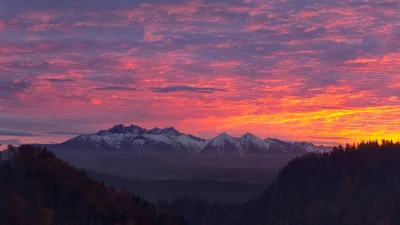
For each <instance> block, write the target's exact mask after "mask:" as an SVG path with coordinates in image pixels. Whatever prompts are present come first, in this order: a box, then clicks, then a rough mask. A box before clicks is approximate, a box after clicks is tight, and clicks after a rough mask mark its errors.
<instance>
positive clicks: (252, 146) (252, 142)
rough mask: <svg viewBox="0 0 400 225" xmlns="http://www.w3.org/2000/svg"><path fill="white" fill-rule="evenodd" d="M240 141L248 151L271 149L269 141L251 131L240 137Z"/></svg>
mask: <svg viewBox="0 0 400 225" xmlns="http://www.w3.org/2000/svg"><path fill="white" fill-rule="evenodd" d="M238 141H239V143H240V144H241V146H242V148H243V149H244V150H245V151H246V153H263V152H266V151H268V149H269V144H268V143H265V142H263V141H262V140H261V139H260V138H258V137H256V136H255V135H253V134H250V133H246V134H244V135H243V136H241V137H240V138H238Z"/></svg>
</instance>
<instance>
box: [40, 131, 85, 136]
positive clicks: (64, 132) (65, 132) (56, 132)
mask: <svg viewBox="0 0 400 225" xmlns="http://www.w3.org/2000/svg"><path fill="white" fill-rule="evenodd" d="M46 134H55V135H81V134H83V133H79V132H73V131H71V132H68V131H51V132H46Z"/></svg>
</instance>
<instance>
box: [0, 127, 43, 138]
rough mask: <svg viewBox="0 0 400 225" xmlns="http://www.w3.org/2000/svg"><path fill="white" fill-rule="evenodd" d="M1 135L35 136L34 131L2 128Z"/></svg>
mask: <svg viewBox="0 0 400 225" xmlns="http://www.w3.org/2000/svg"><path fill="white" fill-rule="evenodd" d="M0 136H21V137H24V136H25V137H29V136H35V135H34V134H32V133H29V132H24V131H14V130H3V129H0Z"/></svg>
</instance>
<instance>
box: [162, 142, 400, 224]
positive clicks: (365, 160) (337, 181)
mask: <svg viewBox="0 0 400 225" xmlns="http://www.w3.org/2000/svg"><path fill="white" fill-rule="evenodd" d="M399 162H400V143H397V144H395V143H393V142H389V141H384V142H383V143H382V144H381V145H379V144H378V142H367V143H364V142H362V143H360V144H359V145H358V146H355V145H354V146H350V145H348V146H347V147H346V148H345V149H343V148H341V147H339V148H335V150H334V151H333V152H331V153H323V154H321V153H310V154H307V155H304V156H302V157H299V158H296V159H294V160H293V161H291V162H290V163H289V164H288V165H287V166H286V167H284V168H283V169H282V171H281V172H280V174H279V176H278V178H277V179H276V180H275V181H274V182H273V183H272V184H271V185H270V186H269V187H268V188H267V189H266V190H265V191H264V193H263V194H262V195H261V196H260V197H259V198H256V199H254V200H252V201H250V202H247V203H243V204H238V205H220V204H208V203H206V202H204V201H201V200H189V199H181V200H177V201H174V202H173V203H167V202H162V203H161V205H160V206H161V207H164V208H168V209H172V210H175V211H176V212H179V213H182V214H184V215H185V218H186V220H187V221H188V223H189V224H191V225H204V224H210V225H211V224H213V225H228V224H229V225H235V224H236V225H314V224H315V225H317V224H321V225H337V224H341V225H360V224H374V225H375V224H376V225H391V224H393V225H395V224H400V192H399V190H400V163H399Z"/></svg>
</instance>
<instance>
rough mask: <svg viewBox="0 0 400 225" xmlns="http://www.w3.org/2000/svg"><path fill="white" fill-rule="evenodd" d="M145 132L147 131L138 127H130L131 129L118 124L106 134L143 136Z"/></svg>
mask: <svg viewBox="0 0 400 225" xmlns="http://www.w3.org/2000/svg"><path fill="white" fill-rule="evenodd" d="M144 131H145V129H143V128H141V127H139V126H136V125H133V124H132V125H130V126H129V127H127V126H125V125H123V124H118V125H115V126H113V127H112V128H110V129H108V130H107V131H106V132H109V133H112V134H142V133H143V132H144Z"/></svg>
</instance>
